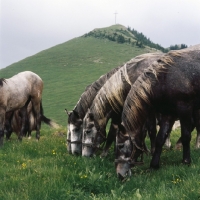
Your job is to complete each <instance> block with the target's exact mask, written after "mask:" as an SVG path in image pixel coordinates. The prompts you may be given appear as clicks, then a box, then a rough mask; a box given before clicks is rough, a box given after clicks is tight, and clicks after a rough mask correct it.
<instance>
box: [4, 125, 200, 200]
mask: <svg viewBox="0 0 200 200" xmlns="http://www.w3.org/2000/svg"><path fill="white" fill-rule="evenodd" d="M171 135H172V144H173V145H174V144H175V142H176V140H177V139H178V137H179V136H180V130H179V129H177V130H176V131H173V132H172V134H171ZM195 137H196V132H195V131H194V133H193V138H192V142H191V155H192V164H191V165H190V166H187V165H183V164H181V158H182V151H181V150H175V149H173V148H172V149H171V150H166V149H163V152H162V155H161V167H160V169H158V170H156V171H150V170H149V163H150V159H151V156H150V155H145V156H144V165H142V166H137V167H134V168H133V169H132V177H131V178H128V179H127V180H126V181H124V182H121V181H120V180H119V179H118V178H117V175H116V172H115V168H114V153H113V147H112V149H111V150H110V153H109V155H108V157H106V158H100V156H99V155H97V156H96V157H94V158H85V157H81V156H73V155H71V154H69V153H68V152H67V150H66V130H65V128H60V129H59V130H54V129H50V128H49V127H47V126H46V125H43V126H42V131H41V139H40V141H39V142H37V141H36V139H35V134H34V133H32V139H30V140H29V139H27V138H23V141H22V142H19V141H18V140H17V137H16V135H15V134H13V135H12V136H11V140H10V141H5V143H4V146H3V147H2V148H1V149H0V160H1V165H0V180H1V181H0V188H1V190H0V199H1V200H13V199H15V200H22V199H23V200H35V199H37V200H50V199H52V200H64V199H73V200H74V199H80V200H81V199H91V200H92V199H93V200H100V199H101V200H104V199H109V200H110V199H113V200H116V199H120V200H121V199H145V200H152V199H159V200H160V199H167V200H175V199H191V200H193V199H200V189H199V188H200V187H199V185H200V179H199V178H200V169H199V165H200V158H199V153H200V150H196V149H194V143H195ZM146 142H147V144H148V146H149V139H148V138H147V139H146Z"/></svg>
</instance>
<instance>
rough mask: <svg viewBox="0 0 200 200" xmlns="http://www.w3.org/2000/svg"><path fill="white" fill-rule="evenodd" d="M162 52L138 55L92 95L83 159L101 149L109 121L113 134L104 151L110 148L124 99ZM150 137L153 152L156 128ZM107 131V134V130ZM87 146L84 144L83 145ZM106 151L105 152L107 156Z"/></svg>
mask: <svg viewBox="0 0 200 200" xmlns="http://www.w3.org/2000/svg"><path fill="white" fill-rule="evenodd" d="M163 55H164V54H163V53H149V54H143V55H140V56H137V57H135V58H133V59H131V60H130V61H129V62H127V63H126V64H125V65H124V66H123V67H121V68H120V69H119V70H118V71H117V72H115V73H114V74H113V75H112V76H111V77H110V78H109V80H107V81H106V83H105V84H104V85H103V86H102V87H101V89H100V90H99V92H98V94H97V95H96V96H95V98H94V100H93V102H92V105H91V107H90V108H89V110H88V112H87V113H86V115H85V118H84V120H83V149H82V156H88V157H89V156H92V155H94V153H95V151H96V150H97V148H96V147H98V146H100V144H101V141H103V137H102V136H105V135H106V130H105V129H106V125H107V122H108V120H109V119H110V118H111V119H112V122H113V123H112V126H113V128H112V130H111V131H112V133H109V135H110V136H111V137H110V138H109V141H108V139H107V146H106V147H105V151H107V150H108V149H109V146H110V145H111V144H112V141H113V140H115V136H116V131H117V129H118V125H119V124H120V123H121V112H122V108H123V104H124V101H125V99H126V96H127V94H128V92H129V90H130V88H131V85H132V84H133V83H134V82H135V81H136V79H137V77H138V76H139V75H140V74H141V73H143V71H144V70H145V69H146V68H147V67H148V66H149V65H150V64H152V63H153V62H154V61H156V60H157V59H159V58H160V57H162V56H163ZM153 127H154V130H152V133H151V134H150V137H151V142H152V151H153V149H154V143H155V142H154V141H155V137H156V129H155V126H153ZM109 132H110V131H109ZM84 144H86V145H84ZM106 153H107V152H104V154H106Z"/></svg>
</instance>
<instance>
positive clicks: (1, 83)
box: [0, 78, 6, 87]
mask: <svg viewBox="0 0 200 200" xmlns="http://www.w3.org/2000/svg"><path fill="white" fill-rule="evenodd" d="M3 83H6V79H5V78H0V86H1V87H2V86H3Z"/></svg>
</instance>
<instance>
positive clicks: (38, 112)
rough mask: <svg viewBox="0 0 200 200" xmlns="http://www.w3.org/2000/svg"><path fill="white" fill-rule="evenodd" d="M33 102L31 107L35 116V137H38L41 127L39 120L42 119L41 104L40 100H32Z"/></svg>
mask: <svg viewBox="0 0 200 200" xmlns="http://www.w3.org/2000/svg"><path fill="white" fill-rule="evenodd" d="M32 104H33V109H34V113H35V117H36V139H37V140H39V139H40V128H41V120H42V114H41V112H42V104H41V102H39V103H35V102H32Z"/></svg>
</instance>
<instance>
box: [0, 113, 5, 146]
mask: <svg viewBox="0 0 200 200" xmlns="http://www.w3.org/2000/svg"><path fill="white" fill-rule="evenodd" d="M4 123H5V111H4V110H2V111H1V112H0V147H2V146H3V138H4Z"/></svg>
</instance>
